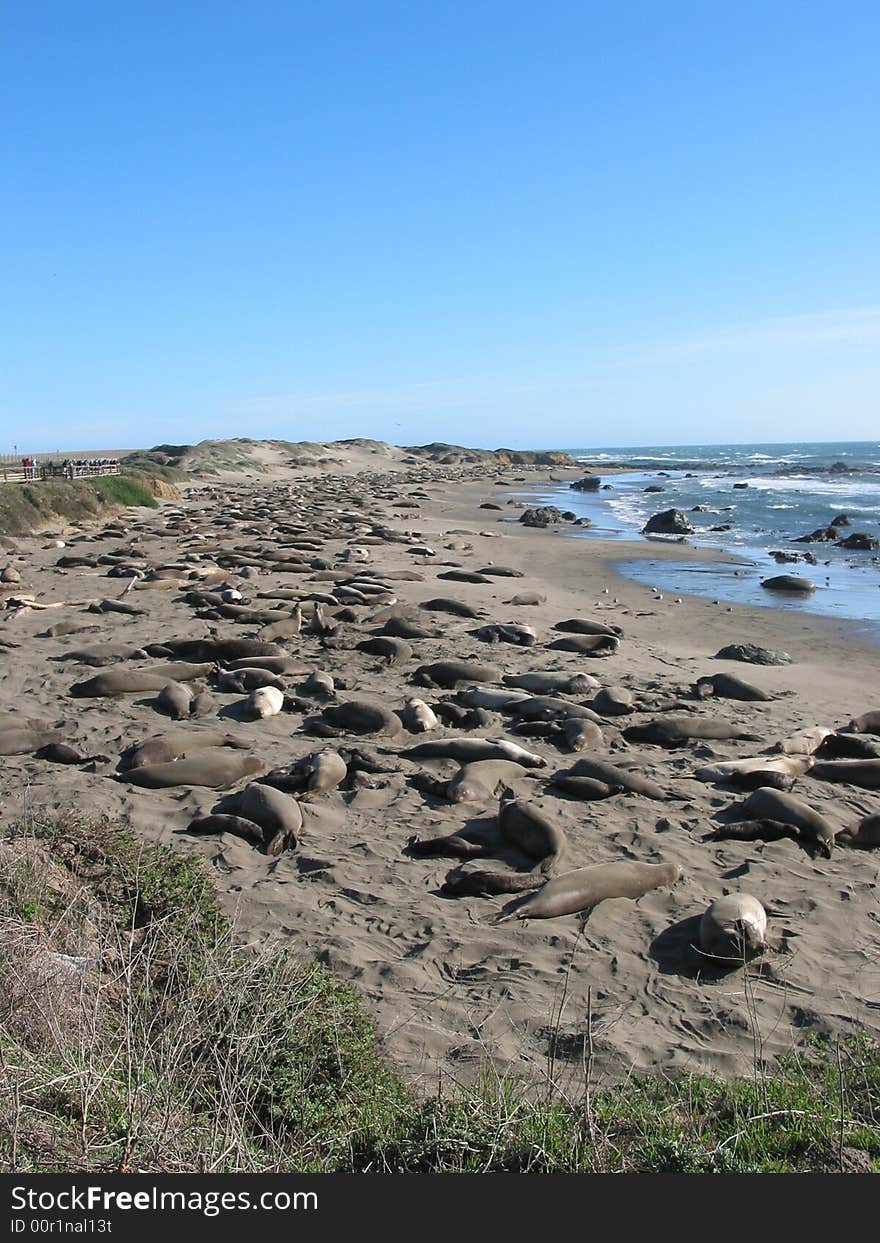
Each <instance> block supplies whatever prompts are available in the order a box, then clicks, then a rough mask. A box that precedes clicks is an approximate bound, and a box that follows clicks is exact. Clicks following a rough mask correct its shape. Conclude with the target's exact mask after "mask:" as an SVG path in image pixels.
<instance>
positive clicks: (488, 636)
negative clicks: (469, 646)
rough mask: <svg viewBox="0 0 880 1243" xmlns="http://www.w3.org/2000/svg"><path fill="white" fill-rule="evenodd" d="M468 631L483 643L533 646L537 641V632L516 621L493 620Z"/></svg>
mask: <svg viewBox="0 0 880 1243" xmlns="http://www.w3.org/2000/svg"><path fill="white" fill-rule="evenodd" d="M469 633H470V634H472V635H473V636H474V638H475V639H480V640H482V642H484V643H510V644H512V645H513V646H515V647H534V645H535V644H536V643H537V642H538V636H537V633H536V632H535V630H534V629H533V628H532V627H531V626H522V625H519V624H518V623H516V622H503V623H502V622H495V623H493V624H491V625H488V626H479V627H478V628H477V629H476V630H471V631H470V632H469Z"/></svg>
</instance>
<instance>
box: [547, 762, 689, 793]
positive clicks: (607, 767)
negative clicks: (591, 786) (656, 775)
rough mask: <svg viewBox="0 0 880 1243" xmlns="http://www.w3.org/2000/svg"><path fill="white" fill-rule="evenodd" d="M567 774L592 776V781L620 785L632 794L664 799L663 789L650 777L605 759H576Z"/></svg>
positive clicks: (571, 775)
mask: <svg viewBox="0 0 880 1243" xmlns="http://www.w3.org/2000/svg"><path fill="white" fill-rule="evenodd" d="M568 776H570V777H592V778H593V780H594V781H604V782H605V784H606V785H609V786H622V787H623V788H624V790H629V791H630V792H631V793H633V794H644V795H645V797H646V798H653V799H657V800H658V801H665V799H666V793H665V791H664V790H663V789H662V788H661V787H660V786H659V785H657V783H656V781H652V780H651V779H650V777H643V776H642V775H641V774H640V773H635V772H631V771H630V770H629V769H626V768H619V767H618V766H617V765H616V764H609V763H608V761H607V760H587V759H584V760H577V761H576V762H575V763H574V764H573V765H572V766H571V768H570V769H569V770H568Z"/></svg>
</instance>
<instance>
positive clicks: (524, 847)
mask: <svg viewBox="0 0 880 1243" xmlns="http://www.w3.org/2000/svg"><path fill="white" fill-rule="evenodd" d="M498 828H499V831H500V834H501V840H502V842H503V843H504V844H505V845H508V846H514V847H516V849H518V850H521V851H522V852H523V854H525V855H527V856H528V857H529V858H530V859H534V860H535V861H536V863H537V864H538V865H540V870H541V872H542V873H544V874H545V875H546V874H547V873H549V872H550V871H552V870H553V868H554V867H555V866H556V864H557V863H558V861H559V859H560V858H561V857H562V854H563V852H564V850H565V845H566V842H565V834H564V833H563V832H562V830H561V829H560V828H559V827H558V826H557V825H555V824H554V823H553V821H552V820H550V818H549V817H548V816H547V815H546V814H545V813H544V812H542V811H541V810H540V809H539V808H537V807H532V806H531V804H529V803H527V802H526V801H525V800H523V799H517V798H516V797H515V796H514V794H513V792H512V791H511V790H505V791H504V793H503V794H502V796H501V803H500V805H499V808H498ZM407 845H408V847H409V849H410V850H411V851H412V853H413V854H417V855H438V854H449V855H455V856H458V857H460V858H463V859H470V858H479V857H482V856H485V855H489V854H491V853H492V850H493V847H492V846H491V845H490V844H489V843H487V842H475V841H470V840H469V839H468V838H466V837H464V836H463V835H462V834H458V833H451V834H448V835H446V836H443V837H432V838H428V839H426V840H424V841H423V840H421V839H419V838H418V837H413V838H411V839H410V841H409V842H408V843H407ZM511 875H515V874H514V873H512V874H511ZM498 892H508V893H510V892H515V891H512V890H504V891H501V890H499V891H498Z"/></svg>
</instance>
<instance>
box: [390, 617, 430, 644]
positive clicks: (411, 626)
mask: <svg viewBox="0 0 880 1243" xmlns="http://www.w3.org/2000/svg"><path fill="white" fill-rule="evenodd" d="M382 634H383V635H388V636H389V637H391V638H397V639H439V638H441V632H440V631H439V630H437V629H436V628H435V627H432V626H420V625H419V623H418V622H417V621H414V620H413V619H412V618H411V617H389V618H388V620H387V621H386V622H385V624H384V625H383V627H382Z"/></svg>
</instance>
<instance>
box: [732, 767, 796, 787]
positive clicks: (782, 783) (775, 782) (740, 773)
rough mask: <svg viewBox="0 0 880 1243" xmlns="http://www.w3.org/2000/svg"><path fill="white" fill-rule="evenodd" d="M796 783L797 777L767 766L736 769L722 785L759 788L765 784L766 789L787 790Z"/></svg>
mask: <svg viewBox="0 0 880 1243" xmlns="http://www.w3.org/2000/svg"><path fill="white" fill-rule="evenodd" d="M794 783H795V778H794V777H791V776H789V775H788V773H781V772H778V771H774V770H773V769H766V768H754V769H745V770H737V769H735V770H734V771H733V772H732V773H730V774H729V775H728V776H727V777H725V778H724V779H723V781H722V782H721V784H722V785H729V786H734V787H735V788H736V789H737V790H759V789H761V787H762V786H763V787H764V789H766V790H785V791H788V790H791V789H792V788H793V787H794Z"/></svg>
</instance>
